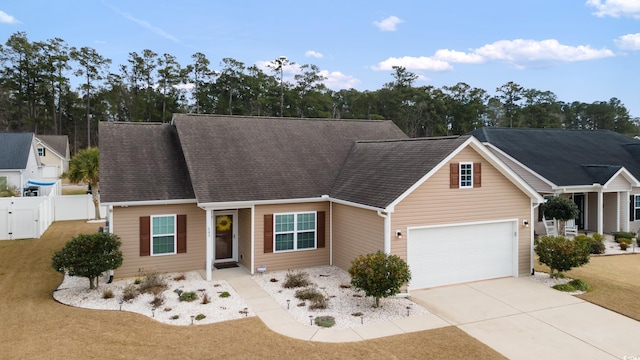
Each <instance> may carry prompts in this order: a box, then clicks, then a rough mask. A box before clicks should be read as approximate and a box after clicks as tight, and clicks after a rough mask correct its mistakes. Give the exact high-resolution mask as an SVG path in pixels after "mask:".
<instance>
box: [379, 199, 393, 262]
mask: <svg viewBox="0 0 640 360" xmlns="http://www.w3.org/2000/svg"><path fill="white" fill-rule="evenodd" d="M390 215H391V214H389V213H388V212H387V213H385V214H383V213H382V210H378V216H380V217H381V218H383V219H384V253H385V254H387V255H388V254H391V216H390Z"/></svg>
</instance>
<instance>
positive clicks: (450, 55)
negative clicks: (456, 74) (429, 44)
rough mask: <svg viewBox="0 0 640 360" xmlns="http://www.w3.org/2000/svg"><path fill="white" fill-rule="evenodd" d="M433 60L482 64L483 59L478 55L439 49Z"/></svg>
mask: <svg viewBox="0 0 640 360" xmlns="http://www.w3.org/2000/svg"><path fill="white" fill-rule="evenodd" d="M433 58H434V59H437V60H442V61H446V62H451V63H463V64H480V63H483V62H484V58H483V57H482V56H480V55H478V54H474V53H465V52H462V51H456V50H449V49H440V50H438V51H436V53H435V55H434V56H433Z"/></svg>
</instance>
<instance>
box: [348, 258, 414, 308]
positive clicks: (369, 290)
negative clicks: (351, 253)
mask: <svg viewBox="0 0 640 360" xmlns="http://www.w3.org/2000/svg"><path fill="white" fill-rule="evenodd" d="M349 275H351V285H353V286H354V287H355V288H357V289H360V290H363V291H364V292H365V294H367V296H373V297H374V298H375V307H378V306H380V299H381V298H383V297H389V296H393V295H396V294H398V293H399V292H400V287H401V286H402V285H404V284H406V283H408V282H409V280H411V271H410V270H409V265H407V263H406V262H405V261H404V260H402V259H401V258H400V257H399V256H397V255H387V254H385V253H383V252H382V251H378V252H376V253H372V254H367V255H361V256H358V257H357V258H355V259H354V260H353V261H352V262H351V267H350V268H349Z"/></svg>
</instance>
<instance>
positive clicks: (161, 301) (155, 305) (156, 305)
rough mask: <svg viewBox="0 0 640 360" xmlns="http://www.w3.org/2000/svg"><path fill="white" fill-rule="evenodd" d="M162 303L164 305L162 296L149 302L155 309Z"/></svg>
mask: <svg viewBox="0 0 640 360" xmlns="http://www.w3.org/2000/svg"><path fill="white" fill-rule="evenodd" d="M162 303H164V297H163V296H162V295H156V296H154V297H153V300H151V305H153V307H155V308H159V307H160V305H162Z"/></svg>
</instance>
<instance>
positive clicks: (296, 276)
mask: <svg viewBox="0 0 640 360" xmlns="http://www.w3.org/2000/svg"><path fill="white" fill-rule="evenodd" d="M310 284H311V282H310V281H309V274H307V273H306V272H302V271H300V272H287V275H286V276H285V279H284V283H283V284H282V287H284V288H287V289H293V288H299V287H305V286H309V285H310Z"/></svg>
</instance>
